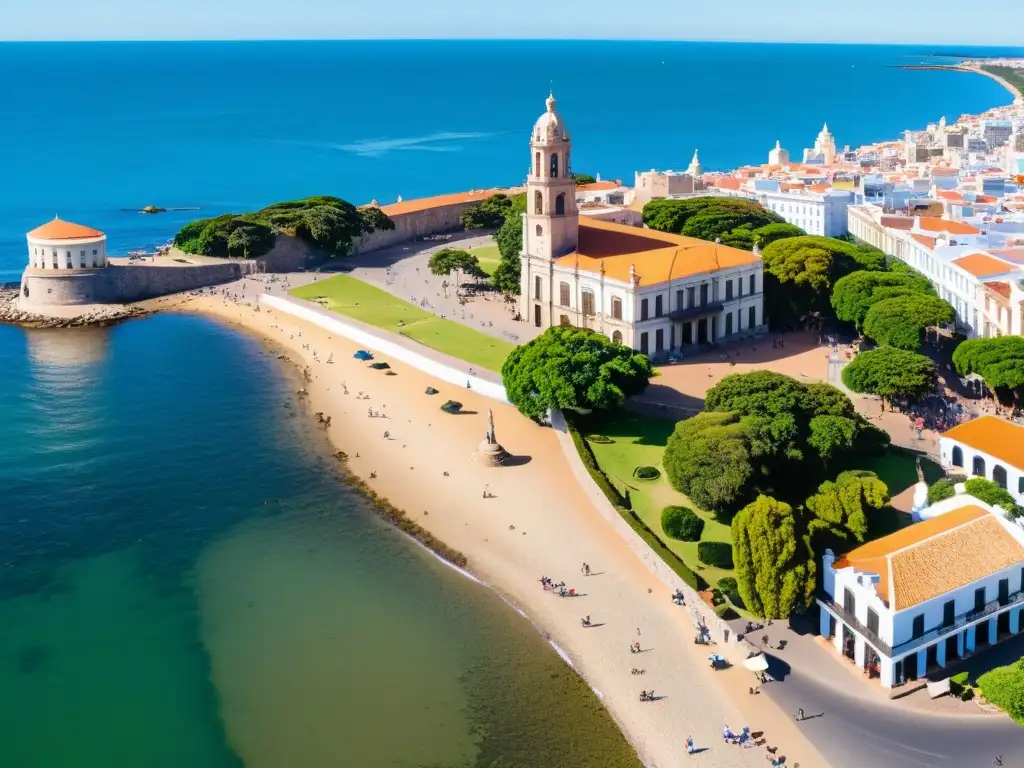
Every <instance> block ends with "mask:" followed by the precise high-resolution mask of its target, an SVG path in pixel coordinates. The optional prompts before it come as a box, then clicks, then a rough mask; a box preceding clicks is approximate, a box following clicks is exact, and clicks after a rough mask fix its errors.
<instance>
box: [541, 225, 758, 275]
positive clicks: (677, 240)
mask: <svg viewBox="0 0 1024 768" xmlns="http://www.w3.org/2000/svg"><path fill="white" fill-rule="evenodd" d="M758 261H760V257H759V256H756V255H755V254H753V253H750V252H749V251H741V250H740V249H739V248H732V247H730V246H727V245H720V244H717V243H712V242H708V241H707V240H698V239H696V238H693V237H684V236H682V235H672V234H669V233H667V232H658V231H657V230H653V229H640V228H638V227H631V226H629V225H626V224H614V223H612V222H608V221H599V220H590V219H587V218H581V219H580V227H579V246H578V248H577V250H576V252H575V253H570V254H568V255H566V256H562V257H560V258H558V259H556V260H555V263H556V264H558V265H559V266H562V267H570V268H572V267H576V266H578V267H579V269H580V270H581V271H584V272H600V271H601V269H602V267H603V269H604V274H605V277H608V278H609V279H612V280H619V281H621V282H624V283H626V282H629V268H630V266H631V265H632V266H634V267H635V270H636V275H637V277H639V278H640V280H641V282H642V283H643V284H644V285H651V284H654V283H661V282H665V281H667V280H676V279H679V278H681V277H688V276H690V275H699V274H703V273H705V272H713V271H715V270H718V269H729V268H732V267H740V266H745V265H747V264H755V263H757V262H758Z"/></svg>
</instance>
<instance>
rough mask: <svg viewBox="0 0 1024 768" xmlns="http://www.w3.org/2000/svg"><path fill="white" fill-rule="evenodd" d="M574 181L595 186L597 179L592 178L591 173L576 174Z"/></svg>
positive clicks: (573, 177)
mask: <svg viewBox="0 0 1024 768" xmlns="http://www.w3.org/2000/svg"><path fill="white" fill-rule="evenodd" d="M572 180H573V181H575V182H576V183H577V184H594V183H595V182H596V181H597V179H595V178H594V177H593V176H591V175H590V174H589V173H574V174H573V175H572Z"/></svg>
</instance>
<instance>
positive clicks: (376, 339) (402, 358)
mask: <svg viewBox="0 0 1024 768" xmlns="http://www.w3.org/2000/svg"><path fill="white" fill-rule="evenodd" d="M260 304H262V305H264V306H266V307H270V308H272V309H274V310H276V311H278V312H283V313H285V314H288V315H292V316H293V317H297V318H299V319H300V320H305V321H306V322H308V323H312V324H313V325H316V326H319V327H320V328H323V329H324V330H328V331H330V332H331V333H337V334H339V335H340V336H344V337H345V338H346V339H349V340H351V341H353V342H355V343H356V344H358V345H359V346H360V347H366V348H368V349H372V350H375V351H376V352H379V353H380V354H382V355H388V356H389V357H392V358H394V359H395V360H398V361H399V362H402V363H405V364H406V365H409V366H412V367H413V368H415V369H416V370H418V371H422V372H423V373H425V374H427V375H428V376H433V377H434V378H436V379H440V380H441V381H445V382H448V383H449V384H455V385H457V386H460V387H464V386H466V381H467V379H468V380H470V381H471V382H472V385H473V391H474V392H476V393H477V394H479V395H483V396H484V397H489V398H491V399H492V400H497V401H498V402H501V403H508V397H507V396H506V394H505V388H504V387H503V386H502V385H501V384H496V383H494V382H492V381H487V380H485V379H481V378H479V377H476V376H468V375H467V373H466V370H465V369H460V368H456V367H454V366H451V365H447V364H445V363H442V362H439V361H438V360H434V359H433V358H430V357H427V356H426V355H422V354H420V353H419V352H416V351H415V350H412V349H409V348H408V347H405V346H403V345H401V344H399V343H397V342H395V341H392V340H390V339H388V338H386V335H385V334H386V332H384V331H381V333H380V335H378V334H377V333H373V332H370V331H367V330H365V329H363V328H361V327H358V326H356V325H355V324H354V323H348V322H345V321H344V320H343V319H341V318H340V317H338V316H337V315H334V314H332V313H330V312H327V311H326V310H323V309H319V308H317V307H311V306H309V305H307V304H305V303H300V302H298V301H296V300H294V299H287V298H284V297H281V296H271V295H270V294H266V293H264V294H262V295H261V296H260ZM467 367H468V366H467Z"/></svg>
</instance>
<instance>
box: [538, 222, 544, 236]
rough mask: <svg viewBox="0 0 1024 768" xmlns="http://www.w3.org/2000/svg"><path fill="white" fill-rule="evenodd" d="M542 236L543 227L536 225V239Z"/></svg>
mask: <svg viewBox="0 0 1024 768" xmlns="http://www.w3.org/2000/svg"><path fill="white" fill-rule="evenodd" d="M543 234H544V227H542V226H541V225H540V224H538V225H537V237H540V236H541V235H543Z"/></svg>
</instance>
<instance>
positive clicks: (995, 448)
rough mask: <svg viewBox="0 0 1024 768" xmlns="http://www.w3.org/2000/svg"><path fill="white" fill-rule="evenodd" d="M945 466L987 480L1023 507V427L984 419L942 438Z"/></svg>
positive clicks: (979, 419)
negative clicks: (1010, 495) (1002, 489)
mask: <svg viewBox="0 0 1024 768" xmlns="http://www.w3.org/2000/svg"><path fill="white" fill-rule="evenodd" d="M939 456H940V459H941V461H942V466H944V467H946V469H948V470H949V471H950V472H954V473H962V474H965V475H970V476H973V477H984V478H986V479H987V480H991V481H992V482H993V483H995V484H996V485H998V486H999V487H1001V488H1005V489H1006V490H1007V491H1009V492H1010V493H1011V494H1012V495H1013V497H1014V498H1015V499H1017V503H1019V504H1021V505H1024V427H1021V426H1019V425H1017V424H1013V423H1012V422H1009V421H1006V420H1005V419H1000V418H999V417H998V416H982V417H981V418H978V419H972V420H971V421H967V422H964V423H963V424H959V425H957V426H955V427H953V428H952V429H950V430H948V431H946V432H945V433H943V434H942V435H941V436H940V437H939Z"/></svg>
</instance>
